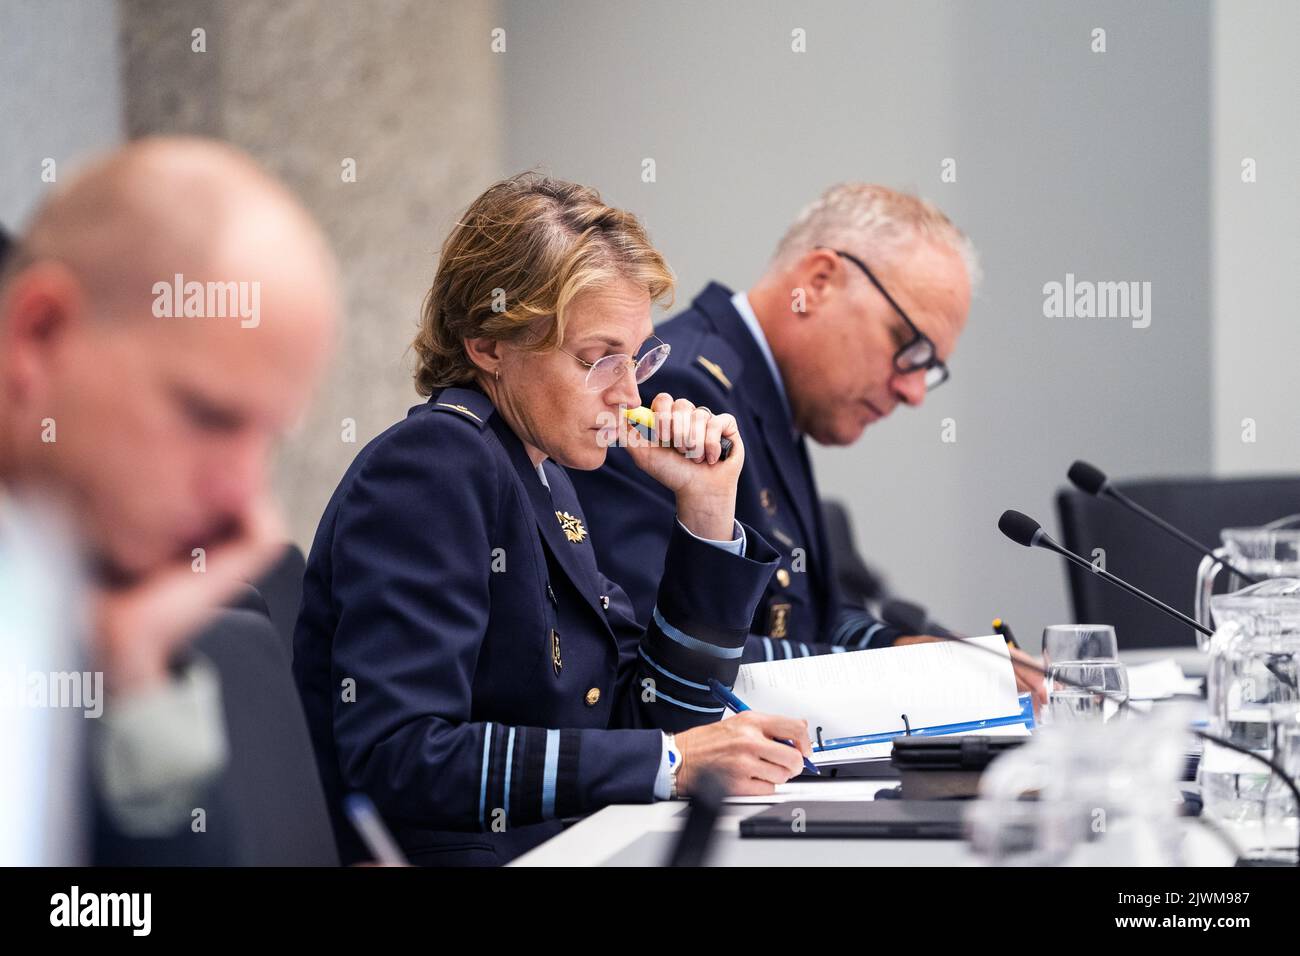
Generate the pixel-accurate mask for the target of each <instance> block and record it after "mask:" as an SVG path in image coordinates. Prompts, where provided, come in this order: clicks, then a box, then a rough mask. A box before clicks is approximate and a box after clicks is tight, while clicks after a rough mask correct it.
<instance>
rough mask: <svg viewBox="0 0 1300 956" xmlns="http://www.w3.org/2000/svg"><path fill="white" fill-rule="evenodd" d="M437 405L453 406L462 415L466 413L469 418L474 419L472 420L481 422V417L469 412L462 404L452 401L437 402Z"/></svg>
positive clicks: (442, 406)
mask: <svg viewBox="0 0 1300 956" xmlns="http://www.w3.org/2000/svg"><path fill="white" fill-rule="evenodd" d="M438 406H439V407H440V408H453V409H455V410H456V411H458V412H460V413H461V414H462V415H468V416H469V417H470V418H472V419H474V421H476V422H482V421H483V419H481V418H479V417H478V416H477V415H475V414H474V413H473V412H471V411H470V410H469V409H468V408H466V407H465V406H464V405H457V404H455V403H453V402H438Z"/></svg>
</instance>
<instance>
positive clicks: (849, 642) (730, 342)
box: [570, 282, 900, 661]
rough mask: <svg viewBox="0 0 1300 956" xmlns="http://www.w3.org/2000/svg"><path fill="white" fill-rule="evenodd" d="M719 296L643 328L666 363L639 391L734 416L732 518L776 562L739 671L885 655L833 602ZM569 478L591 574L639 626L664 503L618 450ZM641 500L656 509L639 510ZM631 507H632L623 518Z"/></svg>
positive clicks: (810, 523)
mask: <svg viewBox="0 0 1300 956" xmlns="http://www.w3.org/2000/svg"><path fill="white" fill-rule="evenodd" d="M731 295H732V293H731V290H729V289H727V288H725V287H724V286H722V285H720V284H718V283H716V282H713V283H710V284H709V285H708V287H707V288H705V290H704V291H703V292H701V293H700V294H699V295H698V296H696V298H695V301H694V302H692V303H691V307H690V308H689V309H687V310H686V311H684V312H682V313H680V314H679V315H677V316H674V317H673V318H672V319H669V320H668V321H667V322H665V323H663V324H662V325H660V326H658V327H657V328H656V329H655V334H656V335H657V336H658V337H659V338H661V339H662V340H663V341H665V342H667V343H669V344H670V345H672V353H671V354H670V355H669V357H668V361H667V362H665V363H664V365H663V367H662V368H661V369H660V370H659V371H658V372H656V373H655V377H654V378H652V379H651V380H650V381H649V382H648V383H646V385H645V386H643V388H642V393H643V394H642V398H643V399H646V400H648V399H649V398H650V397H651V396H652V395H655V394H658V393H659V392H667V393H669V394H670V395H672V396H673V397H674V398H686V399H689V400H690V401H692V402H694V403H695V404H696V405H703V406H705V407H707V408H709V409H710V410H712V411H714V412H719V413H720V412H730V413H731V414H732V415H734V416H735V417H736V422H737V424H738V425H739V428H740V435H741V438H742V440H743V441H744V443H745V467H744V469H743V470H742V472H741V475H740V485H739V488H738V489H737V499H736V517H737V518H738V519H739V520H740V521H742V522H744V523H745V524H747V525H748V526H750V527H753V528H757V529H759V531H761V532H762V534H763V537H765V538H766V539H767V540H768V541H770V542H772V544H773V545H774V546H775V547H776V548H777V550H778V551H779V552H780V555H781V558H780V562H781V563H780V568H779V569H778V570H777V572H776V574H775V575H774V576H773V578H772V579H771V582H770V584H769V586H768V589H767V591H766V592H765V593H764V595H763V599H762V601H760V603H759V606H758V608H757V610H756V613H755V616H754V620H753V621H752V623H751V629H752V631H753V634H754V637H753V638H752V639H751V640H750V641H749V644H748V646H747V648H746V651H745V655H744V660H746V661H752V660H771V659H773V658H774V657H791V656H796V655H798V656H808V655H810V654H822V653H828V652H832V651H842V650H846V649H852V650H857V649H860V648H864V647H882V646H888V645H889V644H892V643H893V641H894V639H895V638H896V637H898V636H899V634H900V632H899V631H898V629H896V628H894V627H891V626H889V625H886V624H884V623H882V622H880V621H877V620H876V619H875V618H874V617H873V616H872V615H871V614H870V613H869V612H867V611H866V610H865V609H864V608H861V607H853V606H848V605H845V604H844V603H843V602H842V600H841V598H840V595H839V589H838V586H837V584H836V578H835V569H834V568H833V566H832V564H831V554H830V545H829V542H828V541H827V535H826V529H825V526H824V524H823V518H822V510H821V500H820V497H819V496H818V493H817V483H816V481H815V480H814V479H813V473H812V467H811V465H810V463H809V460H808V449H807V447H806V444H805V440H804V438H803V437H802V436H798V437H796V435H795V433H794V425H793V423H792V422H791V421H790V415H789V413H788V412H787V411H786V409H785V405H784V404H783V402H782V399H781V394H780V392H779V391H778V390H777V384H776V382H775V381H774V380H773V378H772V373H771V371H770V370H769V369H768V366H767V362H766V360H765V359H764V358H763V353H762V352H761V351H760V350H759V347H758V343H757V342H755V341H754V336H753V335H752V333H751V332H750V331H749V329H748V328H747V327H746V325H745V322H744V319H742V318H741V316H740V313H739V312H737V311H736V308H735V306H733V305H732V304H731ZM570 477H571V478H572V479H573V484H574V487H576V488H577V489H578V496H579V497H580V498H581V499H582V502H583V504H584V505H585V507H586V509H587V513H588V514H590V515H591V516H592V520H593V528H592V538H593V540H594V541H595V544H596V554H597V557H598V559H599V561H600V566H601V567H602V568H604V569H605V572H606V573H607V574H609V575H610V576H611V577H612V578H613V579H614V580H615V581H617V582H618V583H619V584H621V585H622V586H623V588H624V589H626V590H627V592H628V594H629V595H631V597H632V603H633V605H634V607H635V608H636V612H637V614H638V615H639V617H640V619H642V620H644V618H645V616H646V615H647V614H649V612H650V607H649V605H648V603H647V602H648V599H647V596H646V593H645V592H646V588H647V585H648V583H649V582H651V581H654V580H657V578H658V575H659V574H660V573H661V572H662V570H663V568H664V567H665V563H664V556H665V555H666V554H667V550H668V521H669V516H670V515H671V514H672V510H673V500H672V496H671V494H669V493H667V490H666V489H664V488H663V487H662V486H659V485H657V483H656V482H654V481H653V480H652V479H649V476H647V475H645V474H644V472H642V471H641V470H640V469H638V468H637V467H636V466H635V465H634V464H633V463H632V458H631V456H630V455H628V453H627V451H626V449H623V448H611V449H610V450H609V455H608V457H607V458H606V461H605V466H604V467H603V468H599V469H597V470H596V471H590V472H578V471H574V472H571V473H570ZM647 500H651V501H654V502H655V504H656V507H653V508H652V507H648V506H646V504H645V502H646V501H647ZM632 501H635V502H638V506H637V507H635V508H629V507H627V503H628V502H632Z"/></svg>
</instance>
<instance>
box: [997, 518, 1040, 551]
mask: <svg viewBox="0 0 1300 956" xmlns="http://www.w3.org/2000/svg"><path fill="white" fill-rule="evenodd" d="M998 530H999V531H1001V532H1002V533H1003V534H1005V535H1006V536H1007V537H1008V538H1010V539H1011V540H1012V541H1014V542H1015V543H1016V544H1022V545H1024V546H1025V547H1026V548H1032V547H1034V546H1035V545H1036V544H1038V540H1039V535H1041V534H1042V533H1043V526H1042V525H1041V524H1039V523H1038V522H1037V521H1035V520H1034V519H1033V518H1031V517H1029V515H1027V514H1021V513H1020V512H1019V511H1004V512H1002V517H1001V518H999V519H998Z"/></svg>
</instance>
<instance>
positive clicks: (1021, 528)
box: [943, 511, 1300, 867]
mask: <svg viewBox="0 0 1300 956" xmlns="http://www.w3.org/2000/svg"><path fill="white" fill-rule="evenodd" d="M1008 516H1014V517H1012V518H1010V520H1008ZM1021 519H1023V520H1021ZM1003 522H1007V524H1008V527H1007V528H1003ZM998 527H999V528H1000V529H1002V533H1003V534H1007V531H1008V529H1009V530H1013V531H1016V532H1017V533H1018V534H1019V533H1024V532H1028V534H1027V535H1026V537H1025V541H1018V540H1017V539H1015V538H1012V540H1013V541H1016V543H1017V544H1026V543H1027V542H1028V541H1030V540H1032V539H1033V537H1034V534H1033V532H1034V530H1037V532H1038V533H1039V534H1041V535H1043V537H1047V533H1046V532H1045V531H1043V529H1042V528H1041V527H1040V526H1039V525H1038V522H1036V521H1034V519H1033V518H1030V517H1028V516H1026V515H1023V514H1021V513H1020V512H1019V511H1007V512H1004V513H1003V515H1002V520H1001V521H999V522H998ZM1007 537H1011V535H1009V534H1007ZM1048 540H1051V539H1050V538H1049V539H1048ZM1066 553H1067V554H1068V553H1069V552H1066ZM1081 560H1082V559H1081ZM1089 567H1091V565H1089ZM943 639H944V640H946V641H953V642H954V643H956V644H959V645H961V646H962V647H965V648H969V649H970V650H973V651H981V652H983V653H986V654H996V655H998V656H999V657H1001V656H1002V655H1001V653H1000V652H999V651H995V650H992V649H991V648H987V647H984V646H982V645H980V644H972V643H971V642H969V641H967V640H965V639H964V638H960V637H944V638H943ZM1022 663H1023V664H1024V666H1026V667H1028V668H1030V669H1031V670H1033V671H1036V672H1037V673H1039V674H1041V675H1042V676H1043V677H1045V678H1051V679H1052V680H1053V681H1055V682H1056V683H1058V684H1064V685H1065V686H1067V687H1072V688H1074V689H1075V690H1082V691H1086V692H1088V693H1089V694H1095V695H1096V696H1098V697H1104V698H1113V694H1112V692H1110V691H1106V690H1101V689H1099V688H1096V687H1089V686H1088V685H1087V684H1085V683H1083V682H1082V681H1076V680H1072V679H1069V678H1067V677H1064V676H1062V675H1060V674H1055V675H1053V674H1049V673H1048V671H1047V669H1046V668H1044V667H1041V666H1040V665H1038V664H1034V663H1032V662H1022ZM1118 703H1119V708H1118V710H1117V711H1116V713H1121V712H1123V711H1125V710H1126V709H1129V703H1130V701H1129V698H1127V697H1125V698H1124V699H1123V700H1121V701H1119V702H1118ZM1129 713H1131V714H1133V715H1134V716H1136V717H1142V716H1143V715H1142V714H1140V713H1139V712H1138V711H1136V710H1129ZM1189 730H1190V731H1191V734H1192V736H1193V737H1196V738H1198V739H1200V740H1203V741H1205V742H1206V743H1211V744H1217V745H1218V746H1220V747H1224V748H1226V749H1228V750H1231V751H1234V752H1235V753H1239V754H1241V755H1242V756H1243V757H1247V758H1249V759H1251V760H1254V761H1255V762H1256V763H1259V764H1262V765H1263V766H1265V767H1267V768H1268V769H1269V772H1270V773H1271V774H1273V775H1275V776H1276V777H1277V778H1278V779H1279V780H1281V781H1282V784H1283V785H1284V786H1285V787H1286V788H1287V789H1288V790H1290V791H1291V795H1292V796H1293V797H1295V798H1296V800H1300V784H1297V783H1296V778H1294V777H1292V776H1291V775H1290V773H1289V772H1288V770H1287V768H1286V767H1283V766H1282V765H1281V764H1280V763H1278V762H1277V760H1276V759H1274V758H1272V757H1265V756H1264V755H1263V754H1261V753H1260V752H1259V751H1257V750H1251V749H1250V748H1249V747H1247V746H1245V745H1243V744H1239V743H1237V742H1236V741H1232V740H1228V739H1227V738H1225V737H1220V736H1218V735H1217V734H1212V733H1210V732H1209V731H1206V730H1201V729H1200V728H1199V727H1192V728H1189ZM1297 852H1300V845H1297ZM1295 865H1296V866H1297V867H1300V857H1297V859H1296V863H1295Z"/></svg>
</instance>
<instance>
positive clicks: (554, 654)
mask: <svg viewBox="0 0 1300 956" xmlns="http://www.w3.org/2000/svg"><path fill="white" fill-rule="evenodd" d="M551 667H552V668H554V669H555V676H556V677H559V676H560V671H562V670H563V669H564V661H562V660H560V632H559V631H557V630H556V629H555V628H551Z"/></svg>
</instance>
